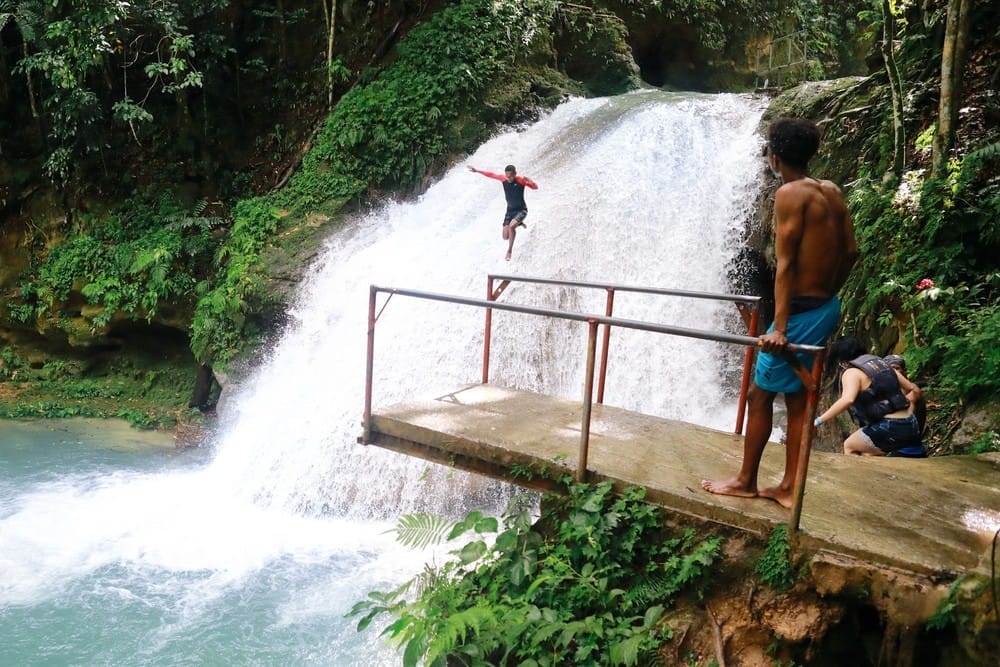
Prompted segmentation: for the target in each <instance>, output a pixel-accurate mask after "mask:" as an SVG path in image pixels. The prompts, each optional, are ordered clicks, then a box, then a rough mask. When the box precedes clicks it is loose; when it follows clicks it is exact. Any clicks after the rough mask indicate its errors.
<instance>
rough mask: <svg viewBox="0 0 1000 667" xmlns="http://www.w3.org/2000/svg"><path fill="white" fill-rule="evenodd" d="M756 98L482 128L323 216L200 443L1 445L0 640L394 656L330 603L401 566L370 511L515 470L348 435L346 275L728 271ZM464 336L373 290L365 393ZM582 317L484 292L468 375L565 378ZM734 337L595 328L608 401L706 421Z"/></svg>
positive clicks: (586, 106)
mask: <svg viewBox="0 0 1000 667" xmlns="http://www.w3.org/2000/svg"><path fill="white" fill-rule="evenodd" d="M761 114H762V102H761V101H759V100H756V99H754V98H750V97H746V96H738V95H719V96H707V95H696V94H680V93H665V92H661V91H642V92H636V93H632V94H628V95H623V96H619V97H614V98H606V99H593V100H582V99H581V100H572V101H570V102H567V103H566V104H563V105H562V106H560V107H559V108H557V109H556V110H555V111H553V112H552V113H551V114H549V115H547V116H546V117H545V118H543V119H542V120H540V121H539V122H537V123H534V124H532V125H530V126H527V127H524V128H520V129H518V130H517V131H510V132H506V133H504V134H501V135H498V136H497V137H495V138H494V139H492V140H490V141H488V142H486V143H485V144H484V145H482V146H481V147H480V148H479V149H478V150H477V151H476V152H475V154H474V155H472V156H470V157H469V159H468V160H465V161H463V162H462V163H461V164H456V165H455V166H454V167H453V168H452V169H451V170H449V171H448V172H447V173H445V174H444V175H443V176H442V178H441V179H440V180H439V181H438V182H437V183H435V184H434V185H433V186H432V187H430V188H429V189H428V190H427V192H426V193H425V194H424V195H423V196H421V197H420V198H419V199H417V200H416V201H409V202H396V203H387V204H385V205H382V206H379V207H377V208H376V209H373V210H372V211H370V212H367V213H365V214H363V215H359V216H357V218H356V219H353V220H351V221H349V222H348V223H346V224H345V225H344V226H343V228H342V229H340V230H338V231H337V232H335V233H334V234H333V235H332V236H331V237H330V238H329V240H328V241H327V243H326V244H325V247H324V248H323V251H322V253H321V255H320V257H319V259H318V260H317V261H316V262H315V264H314V265H313V266H311V267H308V271H307V273H306V278H305V280H304V283H303V285H302V286H301V289H300V291H299V296H298V298H297V300H296V302H295V303H294V305H293V306H292V307H291V310H290V313H289V318H288V320H289V324H288V326H287V328H286V330H285V331H284V332H283V333H282V335H281V336H280V338H279V339H278V340H277V341H276V343H275V344H274V346H273V348H272V349H271V351H270V353H269V354H268V355H267V358H266V360H265V361H264V362H263V363H262V364H261V366H260V367H259V368H258V369H257V370H256V371H255V372H254V373H252V374H251V375H250V376H249V378H248V379H247V380H246V381H245V382H244V383H243V386H242V388H241V389H240V390H239V391H238V392H234V393H233V395H232V396H230V397H228V398H227V401H228V403H229V405H231V406H232V408H231V409H230V410H228V411H227V413H226V416H225V423H224V424H222V426H223V428H221V429H220V435H219V436H218V437H217V438H216V439H215V440H214V441H213V442H211V443H209V446H207V447H204V448H201V449H192V450H186V451H181V452H177V453H173V454H172V455H170V456H164V457H161V458H157V457H152V456H150V455H148V454H145V455H140V454H137V453H131V454H123V453H111V452H95V450H94V449H93V448H88V447H83V446H80V445H79V444H73V443H70V444H61V445H60V446H58V447H55V446H52V445H48V446H45V445H37V446H35V447H34V449H32V447H30V446H27V445H23V444H17V443H15V446H14V447H0V664H33V661H37V660H39V659H41V660H43V661H44V660H50V661H53V662H55V663H59V664H64V663H72V664H182V663H185V664H186V663H190V662H207V663H209V664H216V663H225V664H251V663H252V664H282V663H287V664H321V665H329V664H338V665H346V664H357V665H372V664H398V661H399V658H398V656H397V655H395V653H394V652H393V651H392V650H391V649H387V648H385V647H384V646H383V645H382V644H381V642H379V641H377V640H375V639H374V636H373V635H370V634H369V635H357V634H356V633H355V631H354V624H353V622H351V621H345V620H344V619H343V616H344V614H345V612H347V611H348V610H349V609H350V607H351V605H353V604H354V603H355V602H356V601H358V600H360V599H362V598H363V597H364V596H365V595H366V593H367V592H368V591H371V590H387V589H389V588H392V587H394V586H395V585H397V584H398V583H399V582H401V581H402V580H404V579H405V578H407V577H409V576H412V574H414V573H415V572H416V571H417V570H418V569H419V568H420V567H421V563H422V561H423V560H424V558H422V557H421V555H419V554H418V555H416V556H414V555H413V554H412V553H410V552H409V551H407V550H405V549H403V548H402V547H400V546H399V545H396V544H394V543H393V540H392V536H391V534H387V529H389V528H390V527H391V523H390V522H391V520H393V519H394V518H395V517H396V516H398V515H399V514H402V513H406V512H412V511H416V510H429V511H435V512H438V513H446V514H456V513H459V514H460V513H461V512H462V510H463V509H464V508H467V507H472V506H475V507H478V508H486V509H487V510H489V511H497V510H499V509H500V508H502V505H503V502H504V501H505V499H506V498H507V497H509V496H510V495H511V494H512V493H513V490H512V489H511V487H508V486H505V485H502V484H500V483H498V482H493V481H483V479H482V478H479V477H477V476H474V475H468V474H464V473H461V472H456V471H451V470H448V469H446V468H443V467H440V466H436V465H432V464H427V463H425V462H423V461H421V460H419V459H415V458H411V457H407V456H404V455H401V454H397V453H393V452H388V451H385V450H382V449H380V448H378V447H371V446H369V447H365V446H360V445H358V444H357V443H356V438H357V436H358V435H359V434H360V433H361V415H362V403H363V390H364V364H365V345H366V330H367V303H368V290H369V285H370V284H373V283H374V284H379V285H382V286H398V287H409V288H415V289H422V290H429V291H436V292H444V293H450V294H457V295H465V296H473V297H482V296H484V295H485V291H486V289H485V288H486V275H487V274H488V273H491V272H492V273H511V274H520V275H525V276H544V277H553V278H561V279H569V280H589V281H597V282H604V283H623V284H630V285H642V286H656V287H668V288H678V289H685V290H696V291H713V292H725V291H729V289H728V285H727V279H726V275H727V270H728V268H729V267H730V265H731V263H732V261H733V258H734V257H735V256H736V254H737V251H738V246H739V242H740V239H741V238H742V236H743V224H744V221H745V220H746V219H747V217H748V215H749V213H750V211H749V209H750V207H751V205H752V202H753V200H754V193H755V190H756V187H757V175H758V171H759V169H760V164H759V158H758V157H757V156H758V155H759V152H758V148H759V141H760V140H759V138H758V137H757V134H756V129H757V125H758V123H759V120H760V117H761ZM508 163H513V164H515V165H516V166H517V168H518V170H519V173H521V174H522V175H525V176H528V177H530V178H532V179H533V180H535V181H536V182H537V183H538V185H539V189H538V190H537V191H528V193H527V203H528V207H529V210H530V213H529V215H528V218H527V224H528V227H527V229H526V230H522V231H520V232H519V233H518V236H517V241H516V245H515V247H514V256H513V260H512V261H510V262H505V261H504V259H503V258H504V253H505V250H506V246H505V243H504V242H503V241H502V239H501V233H500V232H501V229H500V227H501V221H502V216H503V211H504V199H503V194H502V188H501V186H500V183H499V182H497V181H494V180H489V179H487V178H484V177H482V176H480V175H477V174H472V173H470V172H468V171H467V170H466V169H465V167H466V165H474V166H476V167H478V168H482V169H487V170H490V171H496V172H500V171H502V170H503V167H504V165H506V164H508ZM502 298H503V299H504V300H506V301H509V302H514V303H522V304H529V305H535V306H543V307H549V308H557V309H563V310H570V311H578V312H585V313H602V312H603V310H604V299H605V295H604V292H603V291H600V290H582V289H569V288H562V287H553V286H532V285H525V284H516V285H513V286H512V287H511V288H510V289H508V291H507V292H506V293H505V294H504V296H503V297H502ZM615 315H616V316H619V317H623V318H629V319H636V320H646V321H650V322H659V323H665V324H671V325H677V326H685V327H693V328H699V329H709V330H722V329H726V328H730V329H735V322H736V318H735V312H734V309H733V307H732V306H731V305H729V304H725V303H719V302H714V301H692V300H689V299H679V298H670V297H652V296H648V295H647V296H644V295H636V294H625V293H621V294H619V295H618V296H617V297H616V304H615ZM482 336H483V311H482V310H480V309H477V308H472V307H468V306H458V305H454V304H447V303H438V302H429V301H422V300H416V299H407V298H404V297H398V298H394V299H393V300H392V301H391V302H389V303H388V305H387V307H386V308H385V310H384V312H383V314H382V315H381V318H380V320H379V322H378V327H377V333H376V352H375V381H374V389H375V393H374V398H375V405H376V409H377V406H378V405H386V404H390V403H394V402H398V401H402V400H406V399H409V398H412V397H415V396H418V395H419V396H428V397H433V396H436V395H441V394H444V393H447V392H450V391H452V390H454V389H457V388H459V387H461V386H462V385H464V384H468V383H474V382H477V381H479V379H480V363H481V350H482ZM586 336H587V334H586V329H585V327H583V326H582V325H581V324H580V323H575V322H567V321H560V320H550V319H545V318H540V317H534V316H527V315H520V314H514V313H504V312H496V313H495V315H494V333H493V342H492V350H493V354H492V371H491V381H492V382H493V383H495V384H500V385H504V386H509V387H514V388H518V389H522V390H528V391H535V392H541V393H546V394H552V395H558V396H563V397H566V398H569V399H574V400H578V399H579V398H580V395H581V391H582V384H583V371H584V366H585V355H584V347H585V343H586ZM739 358H740V355H739V352H738V350H737V351H734V350H733V349H732V348H729V347H726V346H722V345H719V344H714V343H711V342H706V341H698V340H692V339H685V338H677V337H671V336H665V335H659V334H652V333H648V332H640V331H629V330H621V329H616V330H614V331H613V332H612V336H611V347H610V359H609V372H608V378H607V392H606V395H605V402H606V403H608V404H610V405H616V406H620V407H623V408H627V409H630V410H637V411H641V412H645V413H649V414H654V415H660V416H663V417H668V418H674V419H683V420H685V421H689V422H695V423H699V424H704V425H707V426H713V427H718V428H726V429H728V428H730V427H731V426H732V424H733V420H734V418H735V400H734V396H733V391H732V387H730V386H728V384H727V382H726V381H724V378H727V377H732V375H733V370H734V368H736V367H738V363H739ZM5 437H6V436H5ZM5 444H6V443H5Z"/></svg>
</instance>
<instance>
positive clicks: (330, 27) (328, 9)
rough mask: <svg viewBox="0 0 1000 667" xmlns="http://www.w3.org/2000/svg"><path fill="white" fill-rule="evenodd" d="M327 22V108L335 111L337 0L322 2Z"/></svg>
mask: <svg viewBox="0 0 1000 667" xmlns="http://www.w3.org/2000/svg"><path fill="white" fill-rule="evenodd" d="M322 5H323V18H324V20H325V22H326V108H327V110H330V111H332V110H333V32H334V29H335V28H336V25H337V0H330V1H329V3H327V0H322Z"/></svg>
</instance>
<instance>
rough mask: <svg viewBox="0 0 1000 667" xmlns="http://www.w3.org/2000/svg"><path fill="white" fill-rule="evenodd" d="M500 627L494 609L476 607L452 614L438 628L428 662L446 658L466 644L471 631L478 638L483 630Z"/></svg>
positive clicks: (428, 654) (428, 655)
mask: <svg viewBox="0 0 1000 667" xmlns="http://www.w3.org/2000/svg"><path fill="white" fill-rule="evenodd" d="M498 625H499V622H498V620H497V616H496V613H495V612H494V610H493V608H492V607H487V606H476V607H470V608H469V609H465V610H463V611H460V612H457V613H454V614H451V615H450V616H448V618H447V619H446V620H445V622H444V625H443V626H442V627H440V628H438V631H437V634H436V635H435V636H434V640H433V641H432V642H431V645H430V647H429V648H428V650H427V662H433V660H434V659H435V658H437V657H439V656H445V655H447V654H448V653H451V652H453V651H455V650H456V649H458V648H460V647H461V646H462V645H463V644H465V643H466V640H467V639H468V638H469V633H470V631H471V633H472V636H473V637H475V636H478V635H479V634H480V632H482V631H483V629H489V628H495V627H497V626H498Z"/></svg>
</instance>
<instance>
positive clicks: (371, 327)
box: [361, 285, 378, 445]
mask: <svg viewBox="0 0 1000 667" xmlns="http://www.w3.org/2000/svg"><path fill="white" fill-rule="evenodd" d="M377 294H378V290H377V288H376V287H375V285H372V286H371V287H370V288H369V291H368V356H367V358H366V360H365V416H364V420H365V424H364V428H365V431H364V442H363V443H361V444H364V445H367V444H369V443H370V442H371V441H372V376H373V374H374V369H375V297H376V295H377Z"/></svg>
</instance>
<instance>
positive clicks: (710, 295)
mask: <svg viewBox="0 0 1000 667" xmlns="http://www.w3.org/2000/svg"><path fill="white" fill-rule="evenodd" d="M488 277H490V278H494V279H496V280H511V281H517V282H522V283H539V284H542V285H564V286H566V287H595V288H598V289H613V290H615V291H616V292H638V293H641V294H660V295H664V296H686V297H692V298H695V299H715V300H717V301H738V302H740V303H757V302H759V301H760V297H759V296H750V295H746V294H719V293H716V292H693V291H690V290H678V289H664V288H662V287H636V286H629V285H618V284H615V283H595V282H587V281H581V280H558V279H556V278H535V277H532V276H508V275H499V274H495V273H491V274H490V275H489V276H488Z"/></svg>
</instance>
